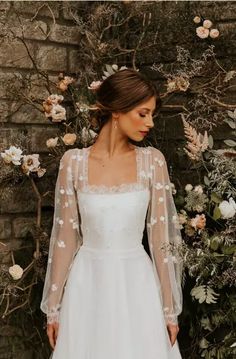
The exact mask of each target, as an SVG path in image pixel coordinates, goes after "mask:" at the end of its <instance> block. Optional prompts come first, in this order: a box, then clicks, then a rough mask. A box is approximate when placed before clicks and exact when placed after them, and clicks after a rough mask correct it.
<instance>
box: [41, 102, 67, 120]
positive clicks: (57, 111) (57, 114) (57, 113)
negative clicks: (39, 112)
mask: <svg viewBox="0 0 236 359" xmlns="http://www.w3.org/2000/svg"><path fill="white" fill-rule="evenodd" d="M46 117H52V122H61V121H62V120H65V119H66V109H65V108H64V107H63V106H61V105H53V106H52V110H51V112H50V113H49V114H46Z"/></svg>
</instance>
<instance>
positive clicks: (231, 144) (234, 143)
mask: <svg viewBox="0 0 236 359" xmlns="http://www.w3.org/2000/svg"><path fill="white" fill-rule="evenodd" d="M224 143H225V144H226V145H227V146H230V147H235V146H236V142H235V141H234V140H224Z"/></svg>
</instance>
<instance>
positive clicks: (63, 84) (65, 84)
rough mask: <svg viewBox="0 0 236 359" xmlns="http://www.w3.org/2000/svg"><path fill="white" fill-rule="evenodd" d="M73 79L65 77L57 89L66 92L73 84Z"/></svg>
mask: <svg viewBox="0 0 236 359" xmlns="http://www.w3.org/2000/svg"><path fill="white" fill-rule="evenodd" d="M74 81H75V79H74V78H73V77H69V76H65V77H64V78H63V79H62V80H61V81H60V82H59V83H58V84H57V88H59V89H60V90H61V91H66V90H67V89H68V86H69V85H70V84H71V83H73V82H74Z"/></svg>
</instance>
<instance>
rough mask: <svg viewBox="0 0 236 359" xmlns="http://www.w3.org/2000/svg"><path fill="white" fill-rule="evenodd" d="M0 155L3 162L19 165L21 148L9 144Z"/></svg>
mask: <svg viewBox="0 0 236 359" xmlns="http://www.w3.org/2000/svg"><path fill="white" fill-rule="evenodd" d="M1 157H2V158H3V161H4V162H5V163H13V165H16V166H19V165H20V164H21V162H20V161H21V158H22V157H23V155H22V150H21V149H20V148H18V147H15V146H10V148H9V149H8V150H5V151H4V152H1Z"/></svg>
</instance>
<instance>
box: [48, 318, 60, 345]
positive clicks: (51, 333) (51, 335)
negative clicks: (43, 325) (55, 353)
mask: <svg viewBox="0 0 236 359" xmlns="http://www.w3.org/2000/svg"><path fill="white" fill-rule="evenodd" d="M58 330H59V323H57V322H55V323H52V324H48V325H47V335H48V339H49V343H50V345H51V347H52V349H53V350H54V348H55V345H56V341H57V336H58Z"/></svg>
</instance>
